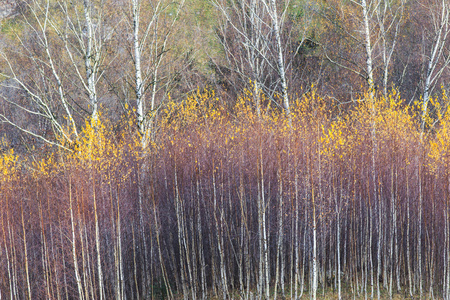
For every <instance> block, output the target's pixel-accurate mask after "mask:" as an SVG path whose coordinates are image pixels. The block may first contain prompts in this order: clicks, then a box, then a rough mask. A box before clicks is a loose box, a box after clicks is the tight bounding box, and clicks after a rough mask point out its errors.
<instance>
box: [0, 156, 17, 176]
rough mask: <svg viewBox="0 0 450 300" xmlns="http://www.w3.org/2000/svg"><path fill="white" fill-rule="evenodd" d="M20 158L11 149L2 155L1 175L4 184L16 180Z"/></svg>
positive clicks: (0, 157)
mask: <svg viewBox="0 0 450 300" xmlns="http://www.w3.org/2000/svg"><path fill="white" fill-rule="evenodd" d="M17 161H18V157H17V155H15V154H14V150H13V149H9V150H8V151H5V152H4V153H2V154H1V155H0V174H1V181H2V182H9V181H11V180H12V179H14V177H15V174H16V171H17Z"/></svg>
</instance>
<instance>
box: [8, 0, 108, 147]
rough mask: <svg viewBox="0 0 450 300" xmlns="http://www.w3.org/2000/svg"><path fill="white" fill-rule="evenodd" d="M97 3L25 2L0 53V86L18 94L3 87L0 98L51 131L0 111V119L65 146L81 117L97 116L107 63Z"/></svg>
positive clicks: (87, 0) (100, 9) (82, 0)
mask: <svg viewBox="0 0 450 300" xmlns="http://www.w3.org/2000/svg"><path fill="white" fill-rule="evenodd" d="M103 5H104V3H103V2H96V1H90V0H80V1H76V2H72V1H70V2H69V1H60V2H57V3H53V2H51V1H49V0H43V1H41V0H34V1H32V2H30V3H27V4H26V7H25V8H26V9H25V10H24V12H23V14H22V17H21V20H20V22H21V25H22V26H23V29H22V30H21V32H14V37H13V41H11V45H12V47H11V48H9V49H8V48H5V49H3V50H2V52H1V58H2V60H3V63H4V65H5V66H6V68H5V69H4V71H3V72H2V73H1V75H2V77H3V78H5V79H6V80H3V81H2V83H1V85H2V86H3V90H4V91H8V90H16V91H18V92H20V93H22V94H23V95H24V96H23V97H22V99H21V100H18V99H19V98H20V97H17V95H16V96H15V97H9V96H8V95H7V93H6V92H5V93H3V95H2V99H3V101H4V103H7V104H9V105H10V106H11V107H14V108H15V109H16V110H18V111H20V114H21V115H22V116H26V118H27V119H28V121H31V120H32V121H31V122H37V123H41V122H43V123H45V124H48V125H49V126H50V127H51V129H52V131H53V134H51V135H48V134H45V133H43V132H40V131H39V130H36V129H34V128H32V129H30V128H28V127H27V126H26V125H25V124H24V123H23V122H21V121H20V120H17V119H14V118H12V117H10V116H8V115H7V114H6V113H5V112H2V113H1V114H0V118H1V121H2V122H4V123H8V124H10V125H12V126H14V127H16V128H18V129H19V130H21V131H22V132H24V133H26V134H29V135H31V136H34V137H35V138H38V139H40V140H42V141H43V142H45V143H48V144H51V145H57V146H60V147H63V148H67V147H68V145H70V144H72V143H73V142H74V141H75V140H76V138H77V136H78V129H79V127H80V126H81V125H82V124H83V122H84V119H85V118H86V117H90V118H91V119H92V120H96V119H97V117H98V110H99V108H98V107H99V105H98V99H99V95H98V88H97V87H98V85H99V81H100V80H101V77H102V74H103V72H104V71H105V69H106V68H107V63H106V61H105V58H106V56H105V53H104V45H105V44H106V43H107V40H108V39H107V38H106V32H107V28H105V24H104V23H103V22H104V16H103ZM24 63H25V64H24ZM13 98H14V99H13ZM30 119H31V120H30Z"/></svg>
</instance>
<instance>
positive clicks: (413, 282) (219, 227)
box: [0, 92, 450, 299]
mask: <svg viewBox="0 0 450 300" xmlns="http://www.w3.org/2000/svg"><path fill="white" fill-rule="evenodd" d="M363 100H364V99H361V101H359V102H358V103H357V104H355V105H354V106H353V107H350V108H348V110H347V113H345V114H340V115H336V113H337V112H335V113H333V112H332V111H333V109H332V108H333V107H334V104H330V103H328V102H327V101H325V100H323V99H322V98H320V97H319V96H317V95H315V94H314V93H310V94H307V95H305V96H304V97H303V98H300V99H298V100H297V101H296V102H295V105H293V106H292V118H291V120H290V121H289V120H288V118H287V117H286V115H285V114H284V113H282V112H280V111H278V110H276V109H275V110H274V109H271V108H268V111H267V114H264V116H262V117H261V118H258V117H257V116H256V113H255V112H254V111H253V109H252V105H251V101H252V98H251V94H248V93H247V94H246V95H244V96H242V97H240V98H239V99H238V100H237V104H236V105H235V106H234V107H233V108H232V109H231V110H230V109H229V108H228V107H226V106H225V105H224V104H222V102H221V101H220V100H219V99H218V98H217V97H215V96H214V95H213V94H212V93H211V92H202V93H200V92H198V93H196V94H194V95H192V96H190V97H189V98H188V99H187V100H185V101H183V102H179V103H176V102H170V103H169V104H168V105H167V108H166V109H165V110H164V112H162V113H161V115H160V117H159V118H158V121H157V124H158V126H157V127H156V128H158V131H157V132H155V133H154V138H153V140H152V143H151V145H150V146H149V149H148V150H146V151H144V152H143V151H142V150H141V149H140V143H139V137H138V136H135V133H134V132H135V131H134V130H131V129H132V125H133V122H132V121H133V120H132V119H131V120H130V119H128V118H131V116H125V117H124V118H123V121H121V123H120V124H121V126H119V127H118V128H117V129H116V130H112V128H113V127H112V124H110V123H109V122H108V121H107V120H102V119H101V118H100V121H98V122H97V123H91V122H88V123H86V125H85V127H84V130H83V132H82V133H80V134H81V135H82V137H83V138H82V139H81V140H80V141H79V143H77V144H76V145H75V146H74V151H73V152H54V153H53V154H52V155H48V156H46V157H45V158H43V159H37V158H36V160H33V158H25V157H22V156H17V155H15V154H14V153H13V152H12V151H11V152H5V153H3V154H2V156H1V157H2V160H1V187H0V191H1V205H0V210H1V216H0V218H1V239H0V241H1V245H0V249H1V253H2V254H1V256H0V257H1V268H0V272H1V276H0V278H1V281H0V291H1V294H2V295H3V296H4V297H8V298H9V297H11V298H24V299H26V298H28V299H44V298H54V299H65V298H70V299H75V298H77V299H99V298H100V299H102V298H103V299H112V298H117V299H143V298H153V299H160V298H166V297H167V298H172V297H184V298H185V299H187V298H192V299H193V298H203V299H210V298H212V297H219V298H224V299H226V298H243V299H247V297H250V296H252V295H258V297H264V294H265V293H266V290H265V288H266V285H267V287H268V288H269V290H270V294H271V295H273V293H276V295H278V296H280V297H281V296H282V295H285V296H286V297H292V298H293V299H295V298H297V297H300V296H301V295H305V294H308V293H311V292H312V291H313V285H314V284H315V283H314V282H315V281H316V280H317V284H318V287H319V292H320V291H334V292H335V293H338V292H337V291H338V289H339V290H340V289H342V293H343V294H349V293H352V294H354V295H359V296H361V297H362V296H367V297H377V294H378V293H380V294H379V295H381V297H383V298H384V297H388V295H393V294H396V293H400V294H401V295H403V296H407V295H422V296H423V297H428V296H429V297H435V298H442V297H444V298H445V297H448V296H449V289H450V286H449V281H450V264H449V260H450V256H449V247H450V238H449V229H450V228H449V226H450V223H449V220H450V218H449V208H450V207H449V199H450V198H449V195H450V193H449V192H450V191H449V173H448V170H449V168H448V163H449V141H450V137H449V132H450V131H449V128H450V119H449V117H450V114H448V113H447V114H445V115H442V116H439V120H440V123H439V125H438V126H436V127H435V128H434V131H433V133H431V134H429V135H427V136H425V137H424V139H423V140H422V141H421V140H420V122H419V120H420V118H419V117H418V116H417V114H416V113H415V112H414V110H411V109H410V107H409V106H406V105H404V104H402V101H400V99H399V97H398V95H396V93H395V92H393V93H391V95H390V96H389V97H387V98H378V99H376V101H375V105H374V106H372V105H371V104H370V103H371V102H370V101H363ZM373 127H375V132H376V135H375V136H374V135H373V134H372V129H373ZM373 159H374V161H375V165H373ZM373 166H375V169H373ZM316 278H317V279H316ZM322 289H323V290H322ZM378 289H379V290H378ZM377 290H378V292H377ZM270 297H272V296H270Z"/></svg>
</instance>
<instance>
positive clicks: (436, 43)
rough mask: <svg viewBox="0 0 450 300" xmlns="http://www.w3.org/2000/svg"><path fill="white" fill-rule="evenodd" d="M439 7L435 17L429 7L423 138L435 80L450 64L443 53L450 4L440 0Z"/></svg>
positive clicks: (449, 58) (449, 15)
mask: <svg viewBox="0 0 450 300" xmlns="http://www.w3.org/2000/svg"><path fill="white" fill-rule="evenodd" d="M440 5H441V6H440V7H439V4H438V7H437V9H439V10H438V11H437V13H438V14H439V16H435V12H434V11H433V8H434V7H433V5H431V6H430V10H431V13H430V15H431V16H432V18H431V19H432V20H434V24H433V25H434V29H435V35H434V37H433V42H432V44H431V49H430V54H429V56H428V64H427V72H426V75H425V83H424V89H423V95H422V124H421V135H420V138H421V139H422V138H423V134H424V131H425V125H426V117H427V113H428V102H429V101H430V95H431V94H432V92H433V90H434V88H435V84H436V82H437V79H438V78H439V77H440V75H441V74H442V72H443V71H444V70H445V68H447V66H448V65H449V64H450V55H449V54H448V53H447V54H445V51H448V46H449V45H448V36H449V34H450V24H449V23H450V3H449V2H448V1H446V0H442V2H441V4H440Z"/></svg>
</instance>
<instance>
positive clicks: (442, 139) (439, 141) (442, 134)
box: [428, 91, 450, 175]
mask: <svg viewBox="0 0 450 300" xmlns="http://www.w3.org/2000/svg"><path fill="white" fill-rule="evenodd" d="M443 102H444V103H447V106H448V103H449V99H448V98H447V95H446V93H445V91H444V92H443ZM432 105H434V106H435V107H437V108H438V109H437V110H436V111H437V118H438V120H439V127H438V130H437V131H436V133H435V135H434V136H433V137H432V138H430V139H429V152H428V156H429V158H430V162H429V166H430V169H431V170H432V171H434V172H435V171H437V169H438V168H439V167H442V169H443V170H444V173H445V175H449V174H450V112H449V110H448V108H447V109H446V110H445V112H442V111H443V110H442V109H440V108H441V105H440V104H439V102H437V101H434V102H433V103H432Z"/></svg>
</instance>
